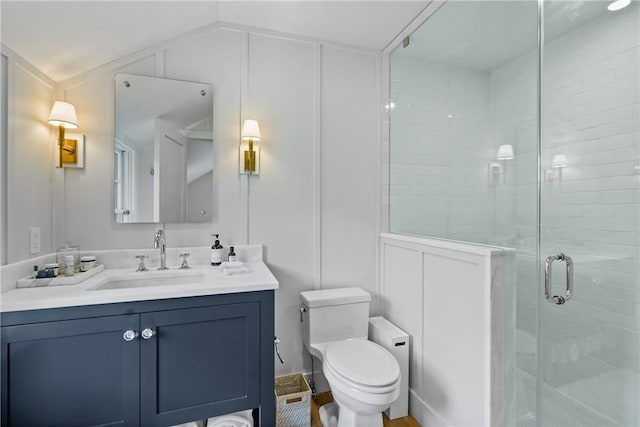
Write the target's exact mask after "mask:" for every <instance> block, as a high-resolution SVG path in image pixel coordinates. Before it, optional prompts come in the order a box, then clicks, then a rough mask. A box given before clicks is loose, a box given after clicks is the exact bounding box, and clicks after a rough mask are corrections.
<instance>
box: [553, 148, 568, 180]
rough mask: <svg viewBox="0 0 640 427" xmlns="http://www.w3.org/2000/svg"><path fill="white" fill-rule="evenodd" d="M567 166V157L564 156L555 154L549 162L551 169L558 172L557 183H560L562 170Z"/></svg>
mask: <svg viewBox="0 0 640 427" xmlns="http://www.w3.org/2000/svg"><path fill="white" fill-rule="evenodd" d="M567 166H569V162H568V161H567V156H565V155H564V154H556V155H555V156H553V160H552V161H551V167H552V168H554V169H557V170H558V181H559V182H562V169H564V168H566V167H567Z"/></svg>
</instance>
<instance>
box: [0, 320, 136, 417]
mask: <svg viewBox="0 0 640 427" xmlns="http://www.w3.org/2000/svg"><path fill="white" fill-rule="evenodd" d="M138 324H139V316H138V315H124V316H109V317H97V318H90V319H82V320H67V321H58V322H48V323H34V324H29V325H20V326H7V327H3V328H2V425H3V426H67V427H71V426H92V425H109V426H116V425H120V426H137V425H138V424H139V348H140V347H139V343H138V340H132V341H130V342H127V341H125V340H124V339H123V333H124V332H125V331H126V330H128V329H131V330H134V331H137V330H138Z"/></svg>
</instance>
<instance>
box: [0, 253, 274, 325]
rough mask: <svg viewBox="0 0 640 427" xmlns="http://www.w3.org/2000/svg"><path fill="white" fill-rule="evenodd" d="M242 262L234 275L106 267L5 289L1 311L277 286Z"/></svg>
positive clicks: (261, 267) (263, 269)
mask: <svg viewBox="0 0 640 427" xmlns="http://www.w3.org/2000/svg"><path fill="white" fill-rule="evenodd" d="M244 265H245V266H246V267H247V268H248V269H249V272H247V273H242V274H233V275H225V274H223V273H222V272H221V271H220V269H219V267H213V266H210V265H207V266H202V265H196V266H192V268H191V269H189V270H179V269H178V268H177V267H173V268H170V270H166V271H157V270H155V269H150V271H148V272H136V271H135V270H134V269H131V268H127V269H106V270H104V271H102V272H100V273H98V274H97V275H95V276H93V277H91V278H89V279H87V280H85V281H83V282H81V283H79V284H77V285H68V286H51V287H35V288H25V289H13V290H10V291H7V292H4V293H2V294H0V312H3V313H4V312H10V311H22V310H38V309H47V308H60V307H75V306H82V305H93V304H110V303H121V302H131V301H146V300H155V299H167V298H182V297H193V296H204V295H219V294H231V293H239V292H251V291H264V290H272V289H278V287H279V285H278V281H277V280H276V278H275V277H274V276H273V274H272V273H271V271H270V270H269V268H268V267H267V266H266V265H265V264H264V262H262V261H252V262H245V263H244ZM175 277H180V281H181V284H160V285H155V286H144V287H136V288H123V289H99V288H100V287H102V286H104V285H105V284H106V283H107V282H109V281H110V280H114V279H115V278H117V280H118V281H126V280H132V279H145V278H148V279H150V280H156V279H158V280H159V281H160V282H162V281H163V280H170V278H175ZM191 278H193V281H192V280H190V279H191Z"/></svg>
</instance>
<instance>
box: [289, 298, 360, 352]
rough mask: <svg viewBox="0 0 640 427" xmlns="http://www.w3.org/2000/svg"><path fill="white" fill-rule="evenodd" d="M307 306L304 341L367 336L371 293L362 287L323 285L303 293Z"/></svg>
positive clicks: (307, 342)
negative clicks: (325, 287) (324, 287)
mask: <svg viewBox="0 0 640 427" xmlns="http://www.w3.org/2000/svg"><path fill="white" fill-rule="evenodd" d="M300 297H301V299H302V306H303V307H304V309H305V312H304V313H303V314H304V315H303V316H302V319H303V323H304V330H303V339H304V344H305V346H306V347H307V349H308V348H309V346H310V345H312V344H318V343H324V342H329V341H337V340H343V339H347V338H364V339H366V338H367V333H368V325H369V303H370V301H371V295H370V294H369V293H368V292H367V291H365V290H363V289H360V288H338V289H322V290H319V291H308V292H302V293H301V294H300Z"/></svg>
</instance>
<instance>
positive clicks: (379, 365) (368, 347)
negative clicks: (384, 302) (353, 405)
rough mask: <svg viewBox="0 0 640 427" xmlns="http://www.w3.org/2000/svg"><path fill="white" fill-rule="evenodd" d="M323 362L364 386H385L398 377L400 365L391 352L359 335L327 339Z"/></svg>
mask: <svg viewBox="0 0 640 427" xmlns="http://www.w3.org/2000/svg"><path fill="white" fill-rule="evenodd" d="M325 363H328V364H329V365H331V368H333V370H334V371H335V372H336V373H338V374H340V375H342V376H343V377H345V378H347V379H348V380H350V381H353V382H356V383H359V384H363V385H367V386H373V387H384V386H388V385H390V384H393V383H394V382H396V381H397V380H398V378H399V377H400V367H399V366H398V362H397V361H396V359H395V358H394V357H393V356H392V355H391V353H389V352H388V351H387V350H385V349H384V348H382V347H380V346H379V345H378V344H375V343H373V342H371V341H367V340H363V339H361V340H358V339H356V340H344V341H334V342H332V343H329V344H328V345H327V349H326V351H325Z"/></svg>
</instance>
